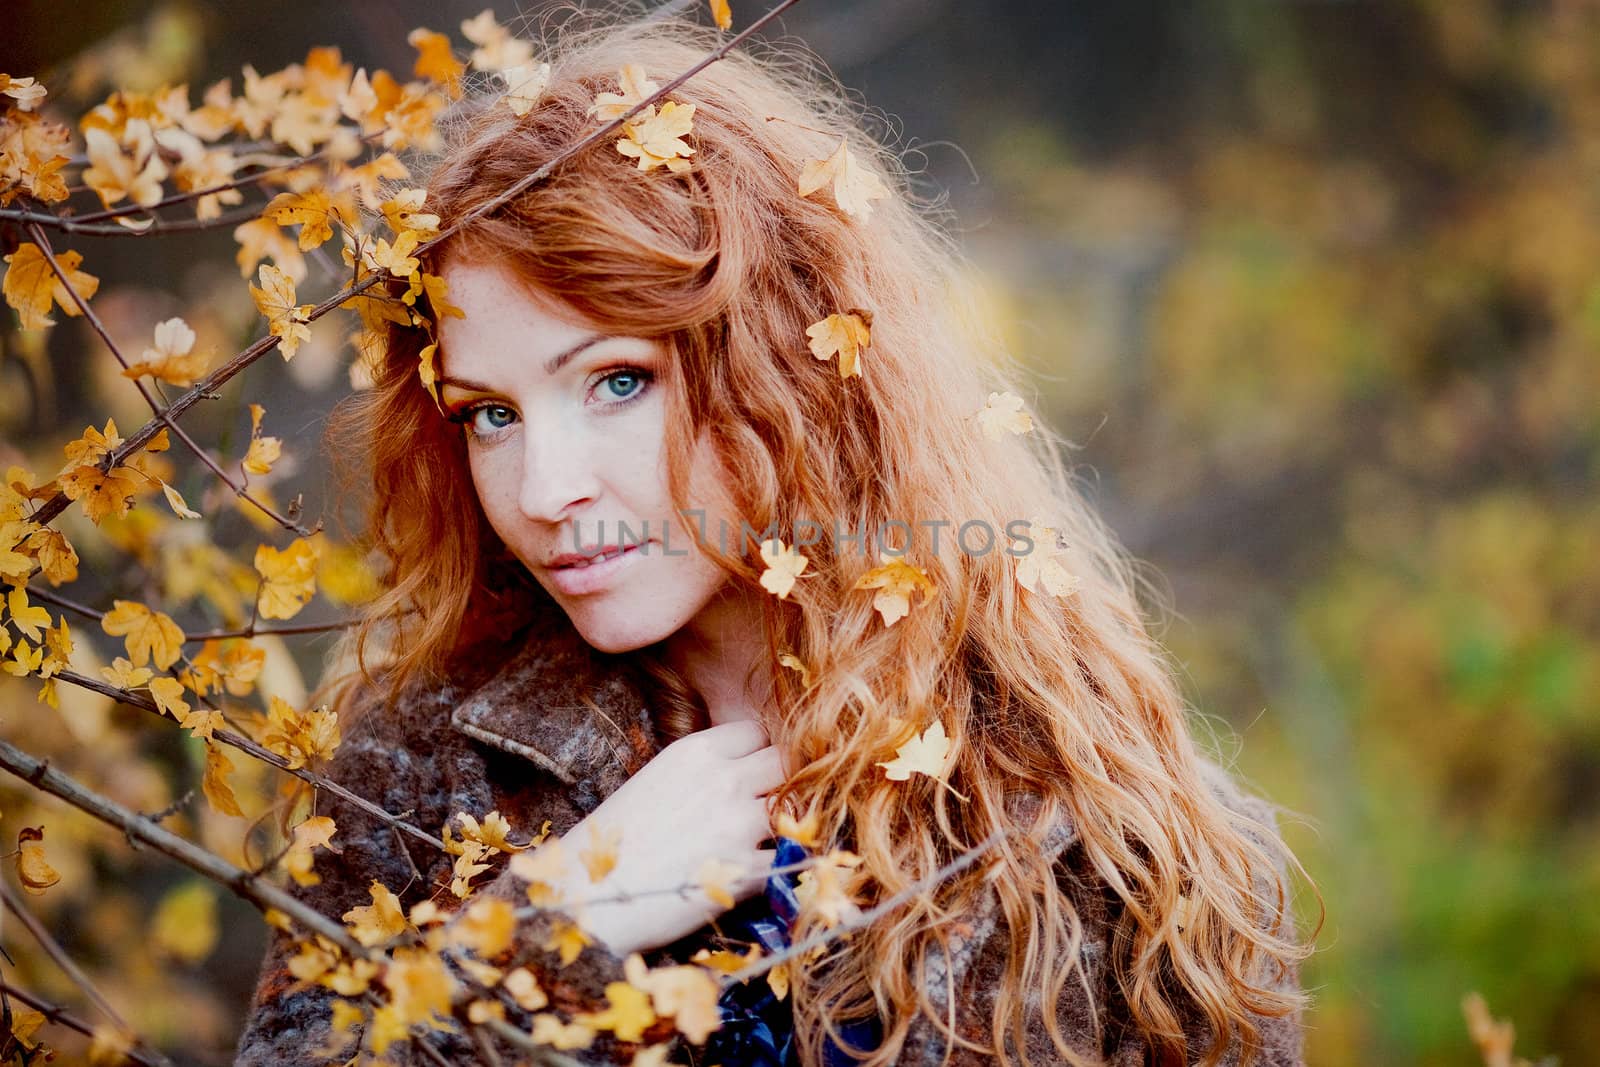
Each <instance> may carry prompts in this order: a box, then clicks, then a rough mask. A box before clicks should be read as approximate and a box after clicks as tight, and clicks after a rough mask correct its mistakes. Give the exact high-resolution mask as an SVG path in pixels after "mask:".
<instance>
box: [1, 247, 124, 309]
mask: <svg viewBox="0 0 1600 1067" xmlns="http://www.w3.org/2000/svg"><path fill="white" fill-rule="evenodd" d="M5 260H6V262H7V263H8V264H10V266H9V267H7V268H6V276H5V281H4V283H0V292H3V293H4V295H5V299H6V303H8V304H10V305H11V306H12V307H14V308H16V309H17V315H18V316H19V317H20V318H21V320H22V328H23V329H24V330H40V329H43V328H44V327H46V326H51V325H54V324H55V320H54V319H52V318H51V317H50V304H51V302H52V301H54V302H55V304H56V305H57V306H59V307H60V308H61V310H62V311H65V312H66V313H67V314H68V315H80V314H82V312H80V311H79V310H78V304H77V301H75V300H73V299H72V294H71V293H69V292H68V291H67V287H66V286H65V285H63V284H62V283H61V279H59V278H57V277H56V273H55V271H53V270H51V269H50V261H49V260H47V259H46V258H45V255H44V251H43V250H42V249H40V247H39V246H38V245H36V244H34V243H33V242H32V241H24V242H22V244H20V245H18V246H17V250H16V251H15V252H13V253H11V254H10V255H8V256H6V257H5ZM56 262H57V263H59V264H61V269H62V271H64V272H65V273H66V276H67V280H68V281H69V282H70V283H71V285H72V289H73V292H76V293H77V294H78V296H80V297H81V298H83V300H85V301H87V300H88V299H89V298H90V297H91V296H93V295H94V294H95V291H96V290H98V289H99V288H100V279H99V278H96V277H95V276H94V275H92V274H89V273H87V272H85V271H81V270H79V269H78V267H79V265H80V264H82V263H83V256H81V255H80V254H78V253H77V252H73V251H66V252H62V253H61V254H60V255H58V256H56Z"/></svg>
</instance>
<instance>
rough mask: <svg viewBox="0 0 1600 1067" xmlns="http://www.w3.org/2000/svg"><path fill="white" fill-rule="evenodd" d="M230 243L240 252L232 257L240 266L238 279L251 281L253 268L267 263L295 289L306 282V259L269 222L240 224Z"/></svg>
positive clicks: (260, 221)
mask: <svg viewBox="0 0 1600 1067" xmlns="http://www.w3.org/2000/svg"><path fill="white" fill-rule="evenodd" d="M233 239H234V240H235V241H237V242H239V250H238V251H237V252H236V253H235V255H234V259H235V261H236V262H237V263H238V264H239V277H241V278H248V277H250V275H251V274H253V273H254V272H255V269H256V264H258V263H260V262H261V261H262V260H264V259H270V260H272V261H273V262H274V263H276V264H277V265H278V269H279V270H281V271H283V273H284V274H285V275H286V276H287V277H288V278H289V280H290V281H292V282H294V283H295V284H296V285H299V284H300V283H301V282H303V281H305V280H306V272H307V270H308V268H307V267H306V258H305V256H304V255H302V254H301V252H300V248H299V246H298V245H297V244H295V240H294V238H292V237H290V236H289V235H288V234H286V233H284V232H283V229H282V227H280V226H279V225H278V224H277V223H275V222H273V221H272V220H271V219H265V218H256V219H251V220H250V221H249V222H243V223H240V224H239V225H238V226H235V227H234V229H233Z"/></svg>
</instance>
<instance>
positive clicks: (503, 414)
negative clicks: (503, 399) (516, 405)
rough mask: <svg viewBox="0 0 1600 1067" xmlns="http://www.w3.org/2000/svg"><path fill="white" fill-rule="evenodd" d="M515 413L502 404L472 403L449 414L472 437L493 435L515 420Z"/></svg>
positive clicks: (451, 419) (452, 420)
mask: <svg viewBox="0 0 1600 1067" xmlns="http://www.w3.org/2000/svg"><path fill="white" fill-rule="evenodd" d="M516 418H517V413H516V412H515V411H512V410H511V409H510V408H508V407H506V406H505V405H504V404H474V405H472V406H471V407H467V408H462V409H461V410H460V411H457V412H455V413H453V414H452V415H451V416H450V421H451V422H454V423H458V424H459V425H461V426H465V427H466V429H467V432H468V433H470V434H471V435H472V436H474V437H493V436H494V435H495V434H496V433H498V432H499V431H501V430H503V429H505V428H506V427H507V426H510V425H511V424H512V423H513V422H515V421H516Z"/></svg>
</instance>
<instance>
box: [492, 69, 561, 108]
mask: <svg viewBox="0 0 1600 1067" xmlns="http://www.w3.org/2000/svg"><path fill="white" fill-rule="evenodd" d="M500 77H501V79H502V80H504V81H505V83H506V91H505V95H504V96H502V97H501V99H502V100H504V101H505V102H506V106H507V107H509V108H510V109H511V113H512V114H513V115H516V116H517V117H518V118H521V117H522V116H524V115H526V114H527V113H528V112H530V111H532V110H533V107H534V105H535V104H537V103H538V102H539V98H540V97H541V96H543V95H544V90H545V86H547V85H549V84H550V64H548V63H524V64H521V65H519V66H514V67H506V68H505V69H504V70H502V71H500Z"/></svg>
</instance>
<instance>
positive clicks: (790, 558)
mask: <svg viewBox="0 0 1600 1067" xmlns="http://www.w3.org/2000/svg"><path fill="white" fill-rule="evenodd" d="M761 562H763V563H765V564H766V565H767V569H766V570H765V571H763V572H762V574H761V588H763V589H765V590H766V591H767V592H769V593H772V594H775V595H776V596H777V598H778V599H779V600H782V599H784V598H785V597H787V596H788V595H789V590H791V589H793V588H794V583H795V579H796V578H799V577H800V575H801V574H802V573H803V572H804V571H805V569H806V564H807V563H809V562H810V560H809V559H808V558H807V557H806V556H803V555H801V554H800V549H799V548H790V547H785V545H784V543H783V541H782V540H781V539H779V538H773V539H771V540H768V541H763V542H761Z"/></svg>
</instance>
